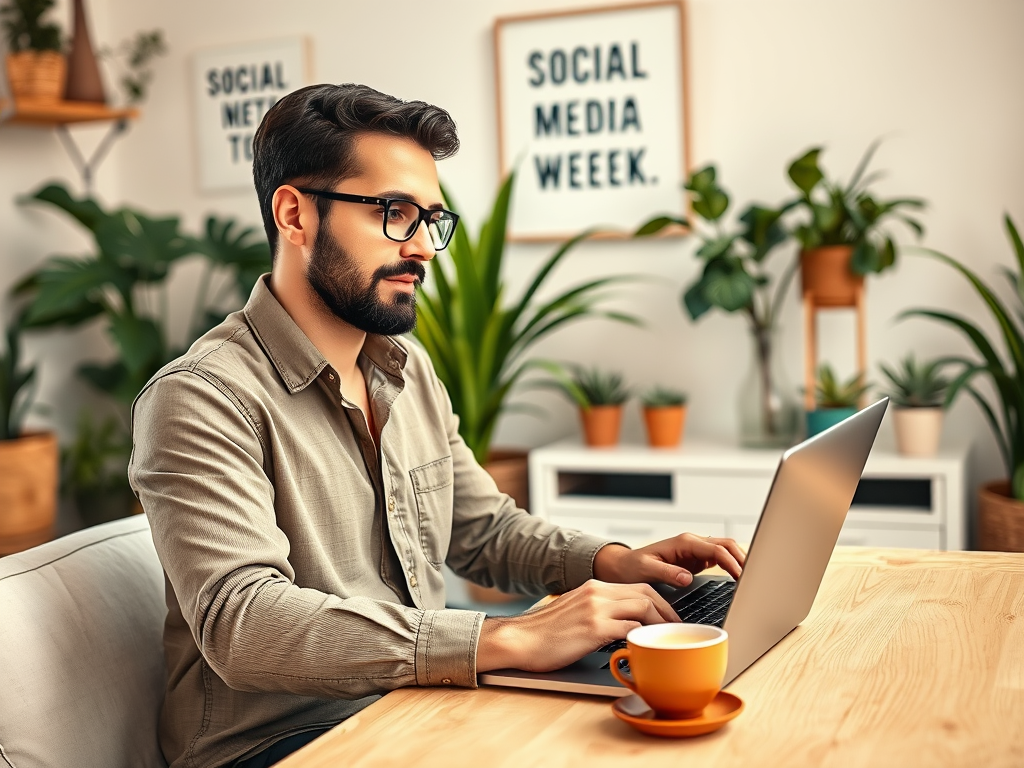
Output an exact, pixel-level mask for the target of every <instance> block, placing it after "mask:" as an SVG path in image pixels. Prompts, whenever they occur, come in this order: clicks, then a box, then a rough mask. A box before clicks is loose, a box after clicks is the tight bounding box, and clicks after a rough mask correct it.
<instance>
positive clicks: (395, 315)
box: [306, 226, 426, 336]
mask: <svg viewBox="0 0 1024 768" xmlns="http://www.w3.org/2000/svg"><path fill="white" fill-rule="evenodd" d="M399 275H412V276H414V277H415V278H417V284H418V285H422V283H423V281H424V280H425V279H426V270H425V269H424V268H423V265H422V264H421V263H420V262H419V261H414V260H403V261H401V262H399V263H397V264H390V265H385V266H383V267H379V268H378V269H376V270H375V271H374V273H373V274H372V275H370V277H369V279H368V280H367V279H366V278H364V276H363V274H362V273H361V272H360V271H359V266H358V264H357V263H356V259H355V258H354V257H353V256H352V255H351V254H350V253H349V252H348V251H346V250H345V249H344V248H342V247H341V245H340V244H339V243H338V241H337V240H336V239H335V238H334V236H333V235H331V234H330V233H329V231H328V230H327V227H325V226H322V227H321V228H320V230H319V231H318V232H317V235H316V239H315V240H314V241H313V249H312V252H311V253H310V258H309V265H308V267H307V268H306V280H307V281H309V285H310V287H312V289H313V290H314V291H316V294H317V296H319V297H320V300H321V301H322V302H323V304H324V306H325V307H326V308H327V310H328V311H330V313H331V314H333V315H334V316H335V317H337V318H338V319H339V320H342V321H344V322H346V323H348V324H349V325H351V326H352V327H354V328H358V329H359V330H360V331H363V332H364V333H375V334H380V335H382V336H397V335H399V334H403V333H408V332H409V331H411V330H412V329H413V328H415V327H416V294H415V293H412V294H407V293H402V292H398V293H396V294H395V297H394V299H393V300H391V301H387V300H385V299H382V298H381V295H380V291H379V290H378V288H379V285H380V283H381V281H382V280H386V279H388V278H390V277H398V276H399Z"/></svg>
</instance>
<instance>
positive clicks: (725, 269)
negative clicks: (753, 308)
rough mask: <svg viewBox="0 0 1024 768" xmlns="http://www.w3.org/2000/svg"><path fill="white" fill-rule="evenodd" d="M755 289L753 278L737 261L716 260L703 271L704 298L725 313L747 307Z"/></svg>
mask: <svg viewBox="0 0 1024 768" xmlns="http://www.w3.org/2000/svg"><path fill="white" fill-rule="evenodd" d="M756 287H757V286H756V282H755V280H754V278H753V277H752V276H751V275H750V273H748V272H747V270H746V269H745V268H744V266H743V262H742V261H740V260H739V259H724V258H723V259H716V260H715V261H712V262H709V263H708V266H707V268H706V269H705V270H704V279H703V293H704V297H705V298H706V299H707V300H708V301H709V302H711V304H713V305H714V306H716V307H719V308H721V309H723V310H725V311H726V312H735V311H736V310H739V309H745V308H747V307H749V306H750V304H751V302H752V301H753V300H754V289H755V288H756Z"/></svg>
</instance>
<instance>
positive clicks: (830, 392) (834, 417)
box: [807, 363, 871, 437]
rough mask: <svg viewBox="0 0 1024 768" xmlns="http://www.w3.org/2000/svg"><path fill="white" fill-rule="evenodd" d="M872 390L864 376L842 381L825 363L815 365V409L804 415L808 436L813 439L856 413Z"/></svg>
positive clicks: (854, 376)
mask: <svg viewBox="0 0 1024 768" xmlns="http://www.w3.org/2000/svg"><path fill="white" fill-rule="evenodd" d="M870 388H871V385H870V384H868V383H867V382H865V381H864V374H863V373H855V374H853V375H852V376H851V377H850V378H848V379H845V380H841V379H839V378H838V377H837V376H836V374H835V372H834V371H833V370H832V366H831V365H829V364H828V363H822V364H821V365H820V366H818V376H817V380H816V381H815V385H814V402H815V405H816V406H817V408H816V410H813V411H808V412H807V436H808V437H812V436H814V435H816V434H818V433H819V432H824V431H825V430H826V429H828V428H829V427H832V426H835V425H836V424H838V423H839V422H840V421H842V420H843V419H845V418H848V417H850V416H852V415H853V414H855V413H856V412H857V405H858V403H859V402H860V399H861V398H862V397H863V396H864V393H866V392H867V391H868V390H869V389H870Z"/></svg>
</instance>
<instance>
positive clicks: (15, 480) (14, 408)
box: [0, 322, 57, 555]
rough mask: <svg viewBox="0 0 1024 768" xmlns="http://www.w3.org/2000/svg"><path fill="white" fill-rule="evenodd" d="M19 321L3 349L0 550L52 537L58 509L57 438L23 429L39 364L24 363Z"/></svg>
mask: <svg viewBox="0 0 1024 768" xmlns="http://www.w3.org/2000/svg"><path fill="white" fill-rule="evenodd" d="M18 325H19V324H18V323H17V322H14V323H12V324H11V326H10V327H9V328H8V329H7V349H6V350H5V351H3V353H2V354H0V555H7V554H11V553H12V552H18V551H20V550H23V549H28V548H29V547H34V546H35V545H37V544H42V543H43V542H44V541H48V540H49V539H50V538H51V537H52V536H53V524H54V520H55V519H56V515H57V438H56V436H55V435H54V434H53V433H52V432H41V433H40V432H37V433H27V432H25V431H24V419H25V416H26V415H27V414H28V412H29V409H30V408H31V406H32V401H33V395H34V390H35V375H36V369H35V368H34V367H33V368H29V369H27V370H26V369H23V368H22V367H21V363H20V351H21V345H20V340H19V332H20V329H19V327H18Z"/></svg>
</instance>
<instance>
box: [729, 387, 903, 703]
mask: <svg viewBox="0 0 1024 768" xmlns="http://www.w3.org/2000/svg"><path fill="white" fill-rule="evenodd" d="M888 402H889V399H888V398H883V399H881V400H879V401H878V402H876V403H873V404H872V405H870V406H868V407H867V408H865V409H864V410H862V411H860V412H859V413H857V414H855V415H854V416H851V417H850V418H848V419H846V420H845V421H843V422H840V423H839V424H837V425H835V426H834V427H832V428H831V429H828V430H826V431H825V432H822V433H821V434H819V435H816V436H814V437H812V438H810V439H809V440H806V441H804V442H803V443H800V445H797V446H795V447H793V448H790V449H789V450H788V451H786V452H785V453H784V454H783V456H782V459H781V460H780V462H779V466H778V469H776V471H775V478H774V480H773V481H772V486H771V490H770V492H769V494H768V498H767V500H766V501H765V506H764V510H763V511H762V513H761V517H760V520H759V521H758V525H757V529H756V530H755V532H754V537H753V539H752V541H751V542H750V550H749V552H748V553H747V563H746V566H745V567H744V569H743V574H742V576H741V577H740V580H739V583H738V584H737V586H736V594H735V596H734V597H733V601H732V605H731V606H730V608H729V615H728V616H727V617H726V620H725V630H726V631H727V632H728V633H729V665H728V667H727V669H726V672H725V683H729V682H731V681H732V680H733V678H735V677H736V676H737V675H739V674H740V673H741V672H742V671H743V670H745V669H746V668H747V667H749V666H750V665H751V664H753V663H754V662H755V661H756V660H757V659H758V658H759V657H760V656H761V655H762V654H764V653H765V652H766V651H768V650H769V649H770V648H771V647H772V646H774V645H775V644H776V643H777V642H779V640H781V639H782V638H783V637H785V636H786V634H788V633H789V632H790V631H791V630H792V629H793V628H794V627H795V626H797V625H798V624H799V623H800V622H801V621H803V620H804V619H805V618H806V617H807V614H808V612H809V611H810V610H811V605H812V603H813V602H814V596H815V595H816V594H817V592H818V586H819V585H820V584H821V579H822V577H823V576H824V575H825V568H826V566H827V565H828V561H829V558H830V557H831V556H832V551H833V549H835V545H836V542H837V541H838V540H839V532H840V530H841V529H842V527H843V522H844V521H845V519H846V513H847V512H848V511H849V509H850V503H851V502H852V501H853V495H854V493H855V492H856V490H857V484H858V482H860V476H861V473H862V472H863V471H864V464H865V463H866V462H867V459H868V454H869V453H870V452H871V446H872V444H873V443H874V440H875V434H876V433H877V432H878V427H879V425H880V424H881V423H882V415H883V414H884V413H885V408H886V405H887V404H888Z"/></svg>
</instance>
